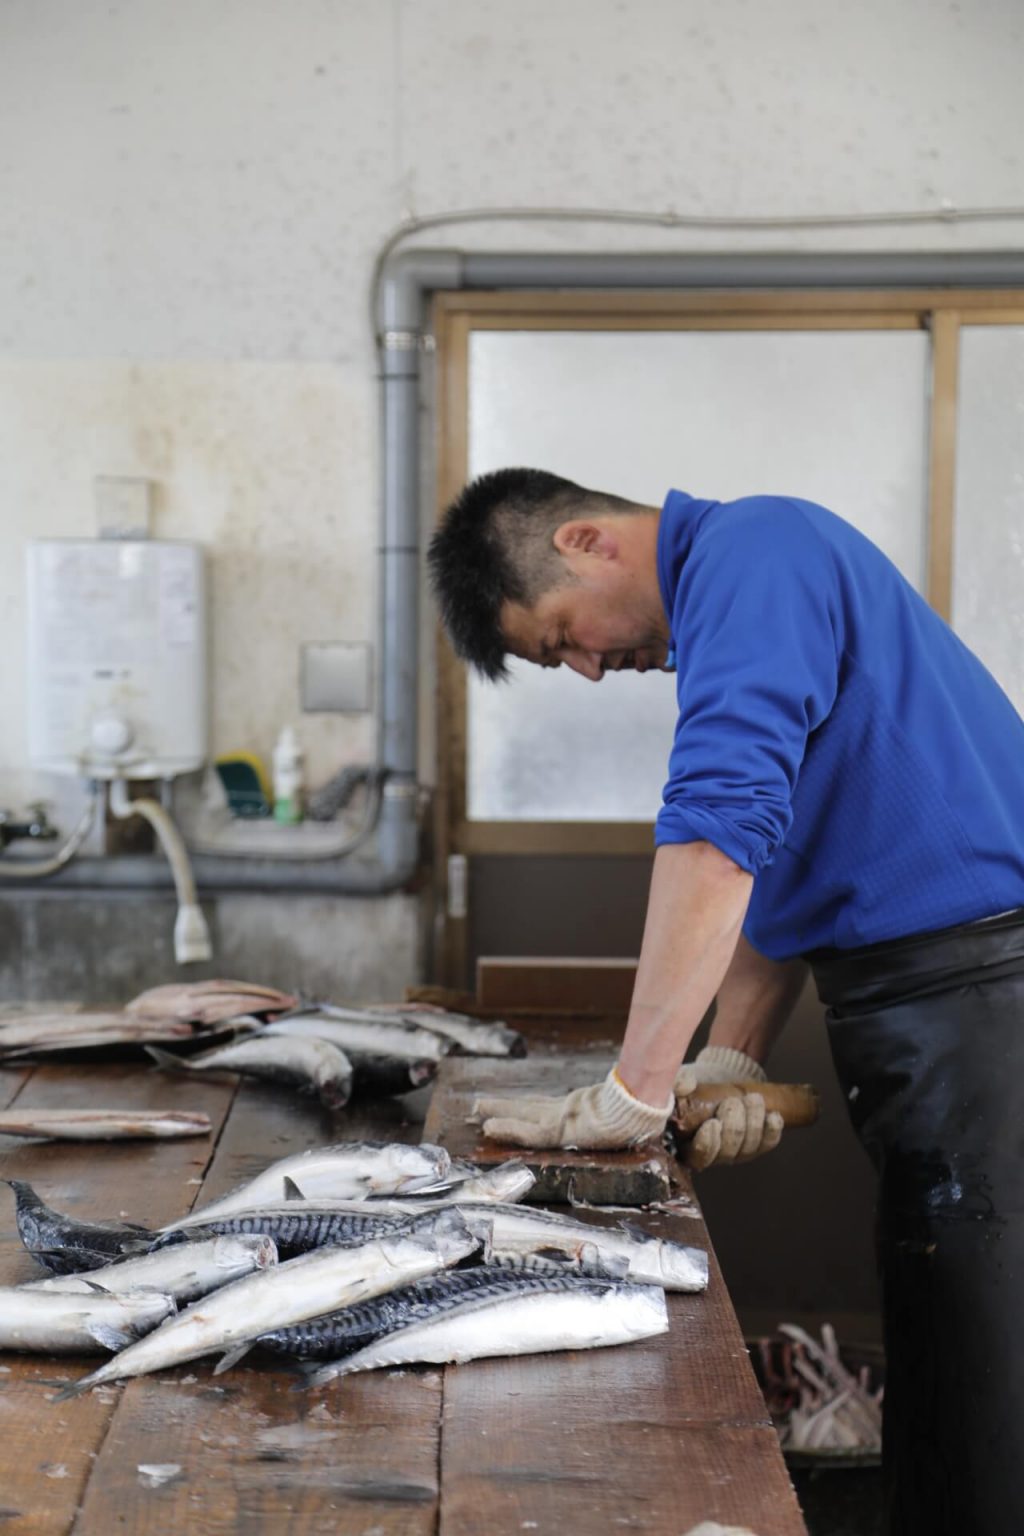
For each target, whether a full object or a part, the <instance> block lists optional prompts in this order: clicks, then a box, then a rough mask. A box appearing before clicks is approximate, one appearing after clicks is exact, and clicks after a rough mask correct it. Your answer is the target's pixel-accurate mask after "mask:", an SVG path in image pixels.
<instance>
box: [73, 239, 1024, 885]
mask: <svg viewBox="0 0 1024 1536" xmlns="http://www.w3.org/2000/svg"><path fill="white" fill-rule="evenodd" d="M951 286H955V287H974V288H994V287H1024V254H1022V253H1020V252H1018V251H962V252H960V251H922V252H902V251H900V252H878V253H873V252H863V253H861V252H858V253H853V254H844V253H833V252H829V253H824V254H814V253H811V252H788V253H787V252H762V253H758V252H750V253H724V254H715V253H713V252H712V253H703V252H702V253H698V254H692V255H691V254H685V253H684V254H680V253H674V252H647V253H630V252H623V253H621V254H615V253H602V252H581V253H577V254H564V253H561V252H552V253H544V252H540V253H538V252H511V253H509V252H477V253H473V254H470V253H465V252H460V251H456V250H433V249H429V248H427V247H415V246H414V247H407V248H405V249H404V250H401V251H398V252H396V253H394V254H392V255H391V256H390V257H389V258H388V260H387V261H386V262H385V263H384V266H383V268H382V271H381V276H380V283H379V288H378V293H377V296H376V297H377V323H378V328H379V334H378V346H379V356H380V380H381V514H380V516H381V541H380V547H379V555H378V559H379V593H380V599H379V653H378V654H379V656H380V683H379V689H378V758H379V766H380V767H381V768H382V769H384V770H386V772H387V780H386V782H385V784H384V790H383V797H382V806H381V816H380V821H379V824H378V833H377V851H376V857H375V858H373V859H370V860H363V859H360V860H359V861H358V862H357V861H356V860H355V859H354V858H351V857H349V858H346V859H338V860H336V861H335V862H333V863H332V862H331V861H328V860H324V861H319V862H316V863H312V862H311V863H309V864H306V863H304V862H303V861H301V860H280V861H278V860H269V859H259V858H253V859H250V858H245V859H226V858H217V857H212V856H198V857H197V858H196V860H195V869H196V875H197V878H198V880H199V882H200V884H201V886H202V887H203V889H205V890H211V891H233V890H234V891H243V890H247V891H307V892H322V893H336V894H339V895H346V894H354V895H380V894H383V893H385V892H388V891H394V890H399V889H401V887H402V886H403V885H405V884H407V883H408V881H409V879H410V878H411V876H412V874H413V873H414V871H415V868H416V861H417V856H418V835H417V834H418V789H417V741H418V720H417V714H418V710H417V691H418V676H419V582H420V574H419V553H420V388H419V383H420V367H421V358H422V355H423V350H424V344H425V309H426V303H427V300H428V298H429V296H430V295H431V294H432V293H434V292H437V291H438V290H457V289H459V288H472V289H486V288H520V289H531V288H535V289H547V290H550V289H559V288H565V289H586V288H590V289H602V288H607V289H627V288H630V289H644V288H731V289H740V288H742V289H748V290H757V289H786V288H808V287H816V288H862V289H872V288H919V287H920V288H923V287H951ZM52 883H53V884H54V885H59V886H60V887H62V888H77V889H113V888H130V889H141V888H147V887H156V888H159V887H162V886H165V885H167V884H168V883H169V877H168V875H167V870H166V867H165V866H164V865H163V863H162V861H160V860H157V859H148V858H140V859H126V858H113V859H81V860H78V861H77V862H76V863H74V864H71V865H69V866H68V867H66V868H65V869H63V870H62V871H61V872H60V874H59V875H58V876H56V877H55V878H54V880H53V882H52Z"/></svg>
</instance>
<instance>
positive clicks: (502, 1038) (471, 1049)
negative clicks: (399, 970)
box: [402, 1008, 526, 1056]
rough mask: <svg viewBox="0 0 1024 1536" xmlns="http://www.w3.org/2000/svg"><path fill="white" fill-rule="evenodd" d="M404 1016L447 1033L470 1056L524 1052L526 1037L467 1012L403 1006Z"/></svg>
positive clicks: (441, 1032)
mask: <svg viewBox="0 0 1024 1536" xmlns="http://www.w3.org/2000/svg"><path fill="white" fill-rule="evenodd" d="M402 1018H404V1019H408V1020H409V1022H410V1024H418V1025H419V1026H420V1027H421V1028H422V1029H429V1030H432V1031H433V1033H434V1034H437V1035H444V1037H445V1038H446V1039H447V1040H451V1041H452V1042H453V1044H454V1045H456V1046H458V1048H459V1050H460V1051H461V1052H463V1053H464V1054H465V1055H467V1056H525V1055H526V1041H525V1039H524V1038H523V1036H522V1035H521V1034H520V1033H519V1031H518V1030H517V1029H509V1027H508V1025H507V1024H500V1023H497V1022H495V1023H490V1022H489V1021H485V1020H483V1019H474V1018H471V1017H470V1015H469V1014H468V1013H448V1012H446V1011H443V1010H441V1009H438V1010H436V1011H435V1010H434V1009H433V1008H403V1009H402Z"/></svg>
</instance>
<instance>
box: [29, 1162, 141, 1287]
mask: <svg viewBox="0 0 1024 1536" xmlns="http://www.w3.org/2000/svg"><path fill="white" fill-rule="evenodd" d="M0 1182H2V1183H4V1184H9V1185H10V1186H11V1188H12V1189H13V1190H14V1194H15V1197H16V1199H17V1202H18V1203H17V1222H18V1236H19V1237H20V1238H21V1240H22V1242H23V1243H24V1244H25V1247H26V1248H27V1249H28V1251H29V1253H30V1254H31V1255H32V1257H33V1258H34V1259H37V1260H38V1262H39V1263H40V1264H43V1265H45V1266H46V1268H47V1269H50V1270H52V1271H53V1272H54V1274H58V1275H66V1274H73V1273H74V1272H75V1271H76V1270H79V1269H97V1268H98V1267H99V1266H100V1265H101V1264H109V1263H110V1261H111V1260H112V1259H117V1258H120V1257H121V1256H122V1255H124V1254H138V1253H145V1252H147V1250H148V1248H149V1245H150V1243H151V1242H152V1241H153V1235H154V1234H153V1233H152V1232H149V1231H148V1230H147V1229H146V1228H145V1227H139V1226H136V1225H135V1224H134V1223H131V1222H109V1221H107V1222H85V1221H75V1220H74V1219H73V1218H72V1217H70V1216H63V1215H61V1213H60V1212H59V1211H54V1210H51V1209H50V1207H49V1206H48V1205H47V1204H46V1203H45V1201H43V1200H41V1199H40V1198H39V1196H38V1195H37V1194H36V1192H35V1190H34V1189H33V1188H32V1186H31V1184H26V1183H25V1182H24V1180H22V1179H3V1180H0Z"/></svg>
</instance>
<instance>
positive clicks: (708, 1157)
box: [675, 1045, 782, 1172]
mask: <svg viewBox="0 0 1024 1536" xmlns="http://www.w3.org/2000/svg"><path fill="white" fill-rule="evenodd" d="M766 1081H767V1078H766V1076H765V1071H764V1068H763V1067H762V1066H760V1065H759V1064H758V1063H757V1062H756V1061H754V1059H753V1058H752V1057H751V1056H747V1055H745V1054H744V1052H743V1051H736V1050H733V1049H732V1048H731V1047H730V1046H724V1045H708V1046H705V1047H704V1049H703V1050H702V1051H701V1052H700V1053H699V1054H698V1056H697V1059H696V1061H693V1062H690V1063H689V1064H688V1065H687V1066H683V1067H680V1069H679V1075H678V1076H677V1078H676V1081H675V1096H676V1099H677V1101H678V1100H683V1099H686V1098H688V1097H689V1095H690V1094H692V1093H694V1092H695V1091H698V1090H699V1089H700V1088H701V1085H702V1084H704V1083H742V1082H758V1083H763V1082H766ZM781 1138H782V1116H781V1115H780V1114H777V1113H776V1112H775V1111H774V1110H772V1111H769V1112H767V1113H766V1111H765V1104H764V1099H763V1097H762V1096H761V1094H759V1093H742V1094H735V1095H733V1096H731V1097H728V1098H723V1099H722V1101H721V1103H720V1104H719V1105H718V1108H717V1110H716V1112H715V1114H714V1115H713V1116H712V1118H711V1119H710V1120H705V1122H704V1124H703V1125H702V1126H701V1127H700V1129H699V1130H698V1131H697V1133H696V1135H695V1136H694V1138H693V1140H692V1141H690V1142H687V1143H686V1145H685V1147H684V1149H683V1152H682V1158H683V1161H684V1162H685V1163H686V1164H687V1166H688V1167H690V1168H693V1169H694V1170H695V1171H697V1172H699V1171H700V1170H702V1169H704V1168H710V1167H711V1165H712V1164H713V1163H719V1164H725V1163H745V1162H749V1161H750V1159H751V1158H754V1157H760V1156H761V1155H762V1154H763V1153H765V1152H771V1151H772V1150H773V1149H774V1148H775V1147H777V1146H778V1144H779V1141H780V1140H781Z"/></svg>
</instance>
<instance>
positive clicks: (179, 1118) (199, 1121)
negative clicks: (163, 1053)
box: [0, 1109, 210, 1141]
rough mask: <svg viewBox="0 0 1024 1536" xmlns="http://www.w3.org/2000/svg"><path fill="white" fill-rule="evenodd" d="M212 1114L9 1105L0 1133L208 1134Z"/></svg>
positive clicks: (0, 1118)
mask: <svg viewBox="0 0 1024 1536" xmlns="http://www.w3.org/2000/svg"><path fill="white" fill-rule="evenodd" d="M209 1134H210V1117H209V1115H203V1114H198V1113H196V1114H192V1113H190V1112H188V1111H185V1110H172V1109H166V1110H156V1111H152V1110H144V1109H138V1110H135V1109H21V1110H18V1109H8V1110H4V1111H0V1135H3V1136H45V1137H48V1138H49V1139H50V1140H52V1141H127V1140H134V1139H136V1138H137V1139H140V1140H149V1139H153V1138H158V1139H165V1138H168V1137H173V1136H208V1135H209Z"/></svg>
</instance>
